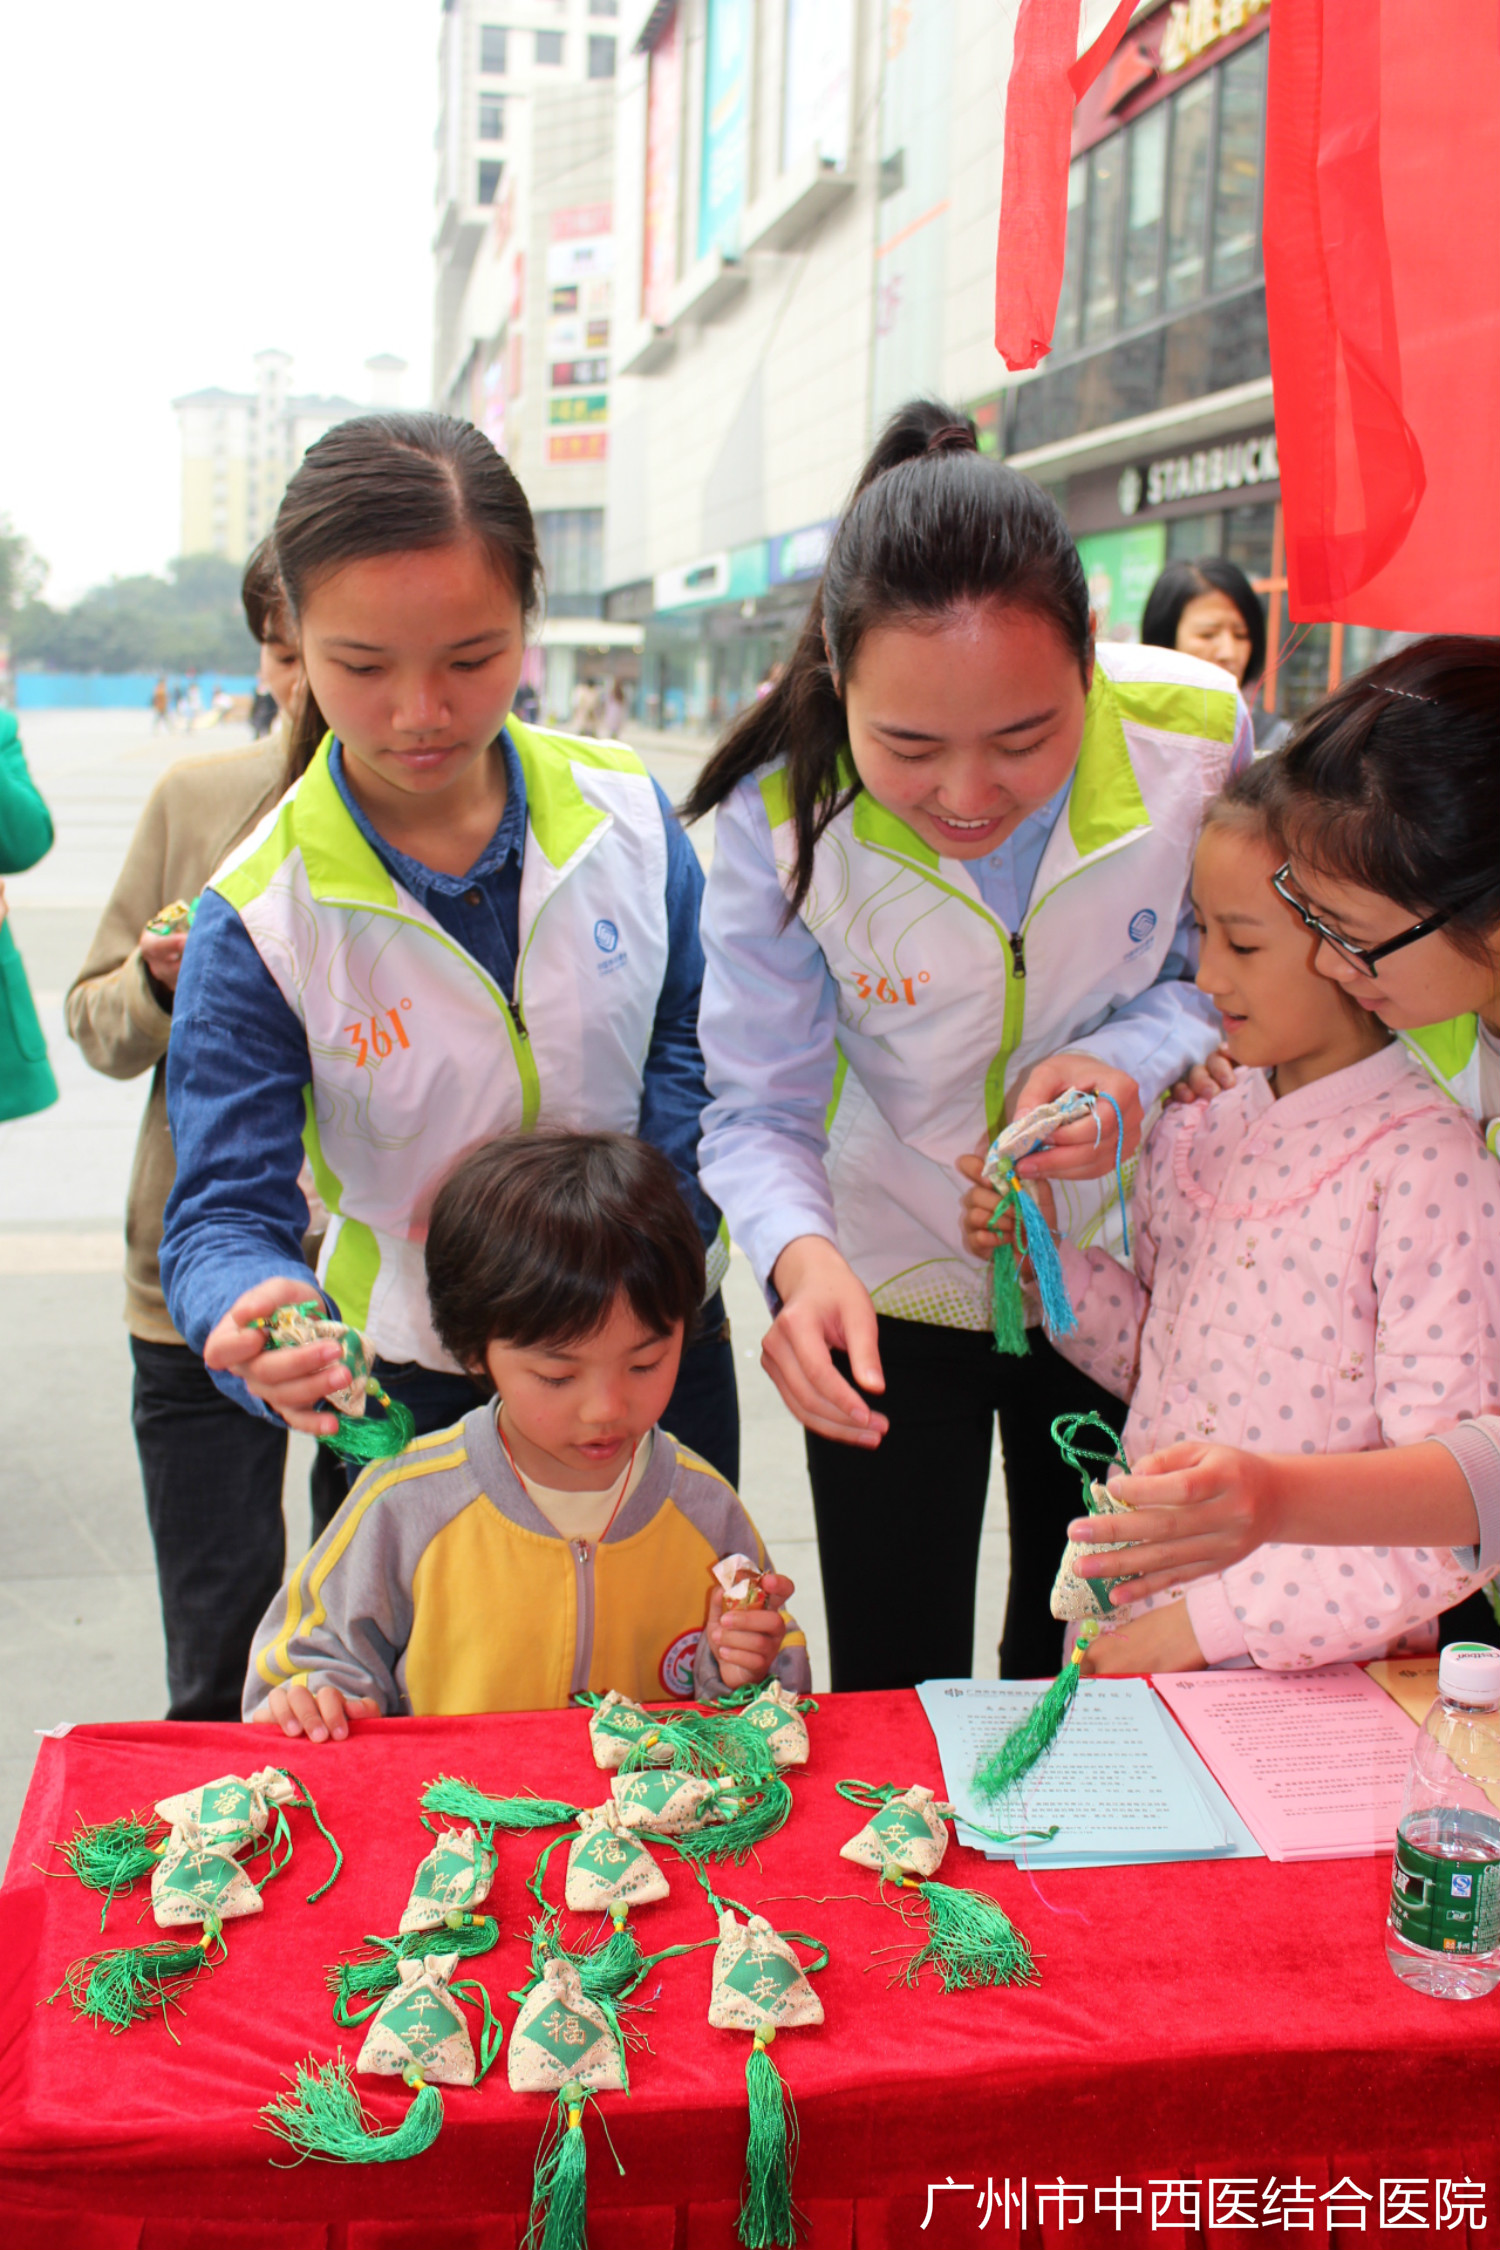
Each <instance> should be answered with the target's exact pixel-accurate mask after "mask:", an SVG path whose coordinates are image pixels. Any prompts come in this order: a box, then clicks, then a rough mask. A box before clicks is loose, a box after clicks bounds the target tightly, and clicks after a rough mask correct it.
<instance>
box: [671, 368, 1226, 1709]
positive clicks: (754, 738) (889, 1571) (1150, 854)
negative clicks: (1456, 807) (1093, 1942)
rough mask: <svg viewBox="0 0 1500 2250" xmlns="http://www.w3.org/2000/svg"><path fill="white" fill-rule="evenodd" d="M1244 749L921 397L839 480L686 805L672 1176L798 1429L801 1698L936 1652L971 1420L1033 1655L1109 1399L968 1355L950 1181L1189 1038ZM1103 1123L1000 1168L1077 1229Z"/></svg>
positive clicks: (954, 1563)
mask: <svg viewBox="0 0 1500 2250" xmlns="http://www.w3.org/2000/svg"><path fill="white" fill-rule="evenodd" d="M1250 755H1251V737H1250V726H1249V721H1248V718H1247V716H1246V713H1245V710H1244V706H1243V704H1242V703H1241V702H1240V700H1239V698H1238V696H1237V694H1236V693H1235V690H1234V684H1233V682H1232V681H1231V680H1230V679H1229V677H1228V676H1227V674H1225V673H1223V672H1220V671H1218V670H1216V669H1215V668H1213V667H1211V666H1209V665H1205V664H1201V663H1199V662H1197V661H1196V660H1195V659H1193V658H1191V657H1187V656H1182V655H1179V654H1177V653H1176V652H1175V651H1165V650H1159V649H1141V648H1129V649H1126V648H1118V647H1111V648H1108V649H1103V650H1099V651H1097V652H1096V650H1095V648H1094V640H1093V619H1092V617H1091V615H1090V609H1089V596H1088V588H1087V585H1086V583H1085V580H1084V574H1083V569H1082V565H1081V563H1080V562H1079V558H1078V553H1077V549H1076V548H1075V547H1074V545H1073V542H1072V539H1071V536H1070V535H1069V532H1068V529H1067V526H1066V524H1065V522H1064V520H1063V517H1062V515H1061V512H1060V511H1059V509H1058V508H1057V506H1056V505H1055V503H1054V502H1053V501H1052V500H1051V499H1050V498H1049V497H1048V495H1047V494H1045V493H1044V492H1042V491H1041V490H1040V489H1039V488H1038V487H1037V486H1035V485H1033V484H1031V483H1029V482H1028V481H1027V479H1026V478H1024V477H1021V476H1019V475H1017V474H1016V473H1015V472H1014V471H1012V470H1009V469H1006V468H1004V467H1003V466H1002V465H1001V464H1000V463H998V462H995V461H987V460H984V459H982V458H981V457H980V456H979V455H978V453H977V451H976V449H975V439H974V433H973V428H972V425H970V424H968V423H965V422H962V421H961V420H960V419H959V418H958V417H956V416H955V415H954V414H953V413H952V412H951V411H949V410H948V409H946V408H944V407H942V406H939V405H936V404H933V403H930V402H923V403H920V404H918V405H916V406H913V407H911V408H908V409H906V410H904V411H903V412H902V413H901V414H898V415H897V416H896V417H895V419H894V420H893V422H892V423H891V425H890V426H889V428H888V429H887V431H886V432H885V434H884V436H883V438H882V440H881V442H880V444H879V445H878V446H877V448H876V451H875V453H874V455H873V457H872V459H871V460H870V462H869V463H868V465H867V467H866V469H865V471H864V474H863V476H862V478H861V480H860V484H859V487H858V489H857V491H856V495H855V498H854V500H853V501H852V503H851V505H850V507H849V509H848V510H847V512H846V513H845V515H844V518H843V520H842V522H841V524H840V526H839V529H838V531H837V534H836V535H835V537H834V540H833V544H832V547H831V549H830V553H829V557H828V562H827V567H826V570H825V573H824V577H823V581H822V584H821V587H820V589H819V592H818V595H817V596H816V597H815V599H814V602H813V605H812V609H811V612H810V614H809V617H808V620H807V623H806V626H805V628H804V630H803V634H802V637H801V640H800V642H799V644H798V647H797V650H796V652H795V655H794V657H793V659H792V661H791V663H790V664H789V666H788V668H787V671H786V674H785V676H784V677H783V678H782V680H781V681H780V682H779V683H778V685H777V686H776V687H775V689H774V690H773V691H772V693H771V694H769V695H768V696H766V697H764V698H763V699H762V701H761V702H760V703H758V704H757V705H755V706H754V707H753V709H752V710H751V711H749V712H747V713H746V714H745V715H744V716H743V717H742V718H741V720H740V721H739V722H738V724H737V725H736V727H735V728H734V729H733V730H732V731H731V733H730V735H729V737H728V739H727V740H726V742H725V743H724V745H723V746H722V748H721V749H720V750H719V751H718V753H717V754H716V756H715V757H714V759H713V760H712V762H711V763H710V765H709V766H708V767H707V768H706V769H705V771H704V774H703V775H702V777H701V779H700V782H699V785H698V787H697V789H696V790H695V792H694V794H693V797H692V798H691V800H690V802H689V806H688V811H689V814H690V815H693V814H701V813H705V812H707V811H709V810H710V809H711V808H714V807H717V808H718V825H717V835H716V842H715V851H714V864H713V868H712V872H711V874H710V878H709V885H708V892H707V897H706V901H705V909H704V925H703V928H704V949H705V956H706V961H707V969H706V974H705V980H704V994H703V1012H702V1016H701V1019H700V1028H701V1033H702V1039H703V1049H704V1056H705V1061H706V1066H707V1071H708V1081H709V1086H710V1089H711V1091H712V1093H713V1095H714V1101H713V1104H712V1106H711V1108H710V1110H709V1112H708V1115H707V1117H706V1119H705V1124H704V1138H703V1147H702V1155H701V1168H702V1174H703V1180H704V1184H705V1187H706V1188H707V1190H708V1192H709V1194H710V1195H712V1196H714V1197H715V1198H716V1200H717V1201H718V1202H719V1203H720V1204H721V1206H722V1208H723V1209H724V1211H725V1213H726V1216H727V1217H728V1220H729V1224H730V1227H731V1229H732V1230H733V1233H734V1235H735V1238H736V1240H738V1241H739V1242H740V1243H742V1244H743V1245H744V1247H745V1249H746V1250H747V1252H748V1254H749V1256H750V1258H751V1261H752V1263H753V1265H754V1266H755V1268H756V1271H757V1273H758V1275H759V1276H760V1278H761V1280H762V1281H763V1282H764V1283H765V1284H766V1285H767V1287H768V1290H769V1292H770V1294H771V1297H772V1300H773V1303H774V1304H775V1306H776V1308H777V1310H776V1317H775V1320H774V1322H773V1325H772V1327H771V1330H770V1332H769V1334H768V1337H767V1340H766V1345H765V1355H764V1356H765V1365H766V1367H767V1370H768V1372H769V1373H770V1374H771V1376H772V1378H773V1380H774V1381H775V1382H776V1384H777V1386H778V1388H779V1389H780V1391H781V1393H782V1396H783V1398H784V1399H785V1400H786V1402H787V1404H788V1405H789V1406H790V1407H791V1409H792V1411H793V1412H794V1413H795V1414H796V1415H797V1416H798V1417H799V1418H800V1419H801V1421H802V1422H803V1423H804V1424H805V1425H806V1427H807V1432H808V1436H807V1448H808V1462H809V1469H810V1473H811V1478H812V1486H813V1498H814V1504H815V1508H816V1513H817V1522H818V1544H819V1552H820V1556H821V1561H822V1571H823V1586H824V1593H825V1597H826V1602H827V1609H828V1620H829V1634H830V1641H831V1645H832V1653H833V1684H834V1686H835V1687H851V1688H866V1687H868V1688H876V1687H896V1686H901V1685H906V1684H910V1682H911V1681H913V1680H917V1679H922V1678H924V1677H936V1676H942V1675H945V1674H947V1675H959V1676H962V1675H966V1674H967V1673H968V1672H969V1670H970V1658H971V1639H972V1633H973V1621H974V1589H975V1577H976V1569H977V1563H978V1552H979V1537H980V1529H981V1524H982V1520H983V1515H984V1505H985V1493H986V1488H987V1485H988V1482H989V1471H990V1459H991V1452H992V1447H993V1442H994V1423H995V1415H996V1412H997V1411H998V1414H999V1419H1000V1431H1001V1439H1002V1443H1003V1446H1004V1451H1005V1461H1006V1487H1007V1494H1008V1503H1009V1516H1010V1540H1011V1590H1010V1603H1009V1611H1008V1615H1007V1621H1006V1631H1005V1637H1004V1640H1003V1642H1002V1647H1001V1657H1002V1667H1003V1669H1004V1670H1005V1672H1006V1673H1008V1674H1009V1675H1011V1676H1025V1675H1028V1674H1037V1673H1041V1672H1047V1671H1052V1670H1055V1669H1056V1665H1057V1661H1058V1656H1059V1651H1060V1641H1061V1629H1060V1628H1059V1627H1057V1626H1055V1625H1054V1624H1053V1622H1052V1620H1051V1618H1050V1617H1049V1615H1048V1608H1047V1596H1048V1590H1049V1587H1050V1584H1051V1579H1052V1575H1053V1573H1054V1571H1055V1569H1056V1565H1057V1560H1058V1557H1059V1555H1060V1553H1061V1550H1062V1546H1063V1536H1064V1535H1063V1525H1064V1523H1065V1521H1066V1519H1067V1517H1068V1516H1069V1515H1070V1514H1072V1513H1074V1512H1075V1511H1076V1507H1077V1501H1078V1486H1077V1480H1076V1478H1075V1476H1074V1475H1073V1473H1072V1471H1070V1470H1068V1469H1066V1468H1065V1467H1064V1466H1063V1465H1062V1463H1061V1462H1060V1461H1059V1460H1058V1458H1057V1455H1056V1453H1055V1451H1054V1449H1053V1447H1052V1444H1051V1440H1050V1436H1049V1431H1050V1425H1051V1422H1052V1419H1053V1417H1054V1416H1055V1415H1056V1414H1058V1413H1061V1412H1063V1411H1065V1410H1067V1409H1070V1408H1079V1407H1094V1408H1096V1409H1097V1410H1098V1411H1100V1412H1102V1413H1106V1414H1108V1415H1109V1416H1110V1418H1111V1419H1112V1420H1113V1421H1114V1423H1115V1425H1116V1426H1117V1427H1118V1424H1119V1421H1120V1418H1121V1410H1120V1406H1119V1402H1118V1401H1117V1400H1113V1399H1110V1398H1108V1397H1106V1395H1105V1394H1104V1393H1103V1392H1102V1391H1096V1388H1095V1386H1094V1385H1092V1384H1091V1383H1090V1382H1089V1381H1088V1380H1087V1378H1085V1377H1082V1376H1080V1375H1078V1374H1077V1373H1076V1372H1075V1371H1074V1370H1073V1369H1071V1368H1069V1367H1067V1366H1066V1364H1065V1363H1064V1362H1063V1361H1062V1360H1061V1359H1060V1358H1059V1356H1058V1355H1057V1354H1055V1353H1054V1352H1053V1351H1052V1349H1051V1347H1050V1346H1049V1345H1048V1343H1047V1341H1046V1338H1045V1336H1044V1335H1043V1333H1042V1331H1041V1330H1040V1329H1039V1328H1038V1329H1035V1330H1033V1331H1032V1334H1031V1339H1030V1340H1031V1355H1030V1356H1029V1357H1027V1358H1021V1359H1002V1358H1000V1357H999V1356H998V1355H997V1354H996V1352H995V1351H994V1348H993V1345H992V1343H991V1341H990V1338H989V1335H988V1328H989V1319H990V1314H989V1274H988V1271H987V1266H986V1265H985V1264H981V1263H980V1261H979V1260H977V1259H975V1258H974V1257H972V1256H971V1255H970V1254H969V1253H968V1251H967V1250H966V1249H965V1247H964V1243H963V1236H962V1227H961V1216H960V1214H961V1199H962V1196H963V1194H964V1190H965V1171H964V1168H965V1167H966V1168H967V1171H968V1175H969V1176H970V1177H972V1176H973V1174H974V1172H975V1171H977V1166H978V1151H979V1150H980V1149H981V1148H982V1146H983V1145H984V1143H985V1141H986V1139H987V1137H988V1136H989V1135H991V1134H992V1133H993V1132H994V1131H995V1129H996V1127H997V1125H998V1124H999V1122H1000V1121H1001V1119H1002V1118H1003V1117H1005V1116H1007V1115H1014V1114H1016V1113H1018V1112H1019V1111H1021V1110H1025V1109H1029V1108H1031V1107H1033V1106H1034V1105H1035V1104H1037V1103H1039V1102H1042V1101H1046V1100H1048V1099H1050V1098H1051V1097H1052V1096H1053V1095H1055V1094H1057V1093H1059V1092H1061V1091H1062V1089H1063V1088H1065V1087H1067V1086H1077V1087H1080V1088H1095V1089H1098V1090H1100V1091H1101V1092H1104V1093H1108V1094H1110V1095H1112V1096H1113V1097H1114V1099H1115V1100H1116V1101H1117V1102H1118V1104H1119V1108H1120V1112H1121V1115H1122V1117H1123V1121H1124V1128H1125V1151H1124V1153H1125V1155H1126V1156H1129V1155H1130V1153H1131V1151H1132V1150H1133V1148H1134V1147H1135V1145H1136V1144H1137V1142H1138V1140H1139V1137H1140V1132H1141V1127H1142V1122H1143V1118H1144V1116H1145V1115H1146V1114H1148V1113H1149V1112H1150V1111H1151V1109H1152V1107H1153V1106H1154V1104H1155V1102H1156V1100H1157V1098H1158V1096H1159V1095H1160V1093H1161V1092H1162V1091H1163V1089H1164V1088H1165V1087H1167V1086H1168V1085H1169V1084H1171V1083H1172V1081H1173V1080H1174V1079H1175V1078H1176V1077H1177V1076H1179V1075H1180V1073H1181V1072H1182V1071H1183V1070H1184V1069H1186V1068H1187V1067H1188V1066H1189V1065H1190V1064H1191V1063H1193V1062H1194V1061H1195V1060H1198V1059H1200V1058H1201V1057H1203V1056H1204V1055H1206V1054H1207V1053H1208V1052H1209V1051H1210V1050H1211V1049H1212V1048H1213V1046H1214V1045H1215V1043H1216V1039H1217V1029H1218V1027H1217V1018H1216V1017H1214V1015H1213V1012H1212V1010H1211V1009H1210V1008H1209V1006H1208V1005H1207V1003H1206V1002H1205V1001H1204V1000H1203V998H1202V996H1201V995H1199V994H1198V993H1196V992H1195V991H1194V990H1193V987H1192V983H1191V978H1192V974H1193V969H1194V965H1195V961H1196V948H1195V942H1194V938H1193V935H1192V926H1191V917H1190V914H1189V912H1188V911H1187V895H1186V894H1187V884H1188V873H1189V868H1190V864H1191V859H1192V852H1193V845H1194V841H1195V839H1196V836H1197V831H1198V825H1199V820H1200V816H1201V812H1202V808H1203V805H1204V804H1205V802H1206V801H1207V799H1208V798H1209V797H1211V796H1212V795H1213V794H1214V793H1215V792H1216V790H1217V789H1218V788H1219V787H1220V786H1221V785H1222V783H1223V782H1224V780H1225V779H1226V777H1227V776H1228V774H1229V773H1230V772H1231V771H1232V770H1234V768H1235V767H1236V766H1237V765H1239V764H1241V763H1248V761H1249V758H1250ZM1103 1114H1104V1115H1105V1116H1106V1117H1108V1119H1109V1130H1107V1131H1106V1132H1104V1133H1103V1134H1102V1135H1101V1136H1100V1137H1099V1138H1098V1141H1097V1145H1096V1136H1095V1133H1094V1130H1093V1127H1092V1126H1090V1125H1081V1126H1075V1127H1071V1128H1068V1129H1067V1130H1066V1131H1064V1132H1062V1133H1060V1134H1059V1135H1058V1136H1057V1139H1056V1143H1055V1145H1054V1147H1053V1149H1052V1151H1051V1152H1050V1153H1048V1154H1046V1155H1043V1156H1038V1157H1034V1158H1029V1159H1028V1160H1027V1163H1026V1165H1024V1166H1023V1167H1022V1169H1023V1171H1031V1172H1034V1173H1037V1174H1044V1175H1045V1176H1047V1177H1048V1178H1050V1179H1051V1180H1052V1182H1053V1184H1054V1187H1055V1188H1056V1189H1057V1190H1058V1191H1059V1196H1058V1200H1059V1206H1060V1211H1061V1213H1062V1215H1063V1218H1064V1223H1065V1225H1066V1228H1067V1231H1068V1232H1069V1234H1070V1235H1072V1236H1073V1237H1074V1238H1075V1239H1077V1240H1088V1239H1090V1238H1091V1237H1092V1235H1093V1234H1094V1233H1095V1232H1096V1231H1097V1230H1098V1229H1099V1228H1100V1227H1101V1226H1103V1225H1107V1224H1108V1223H1109V1220H1110V1210H1111V1205H1112V1203H1113V1199H1114V1179H1115V1157H1116V1133H1115V1130H1114V1120H1113V1118H1112V1117H1109V1113H1108V1111H1107V1109H1106V1110H1105V1111H1104V1112H1103ZM835 1355H837V1356H835ZM897 1605H899V1611H900V1614H901V1617H902V1625H901V1630H900V1632H899V1633H897V1632H895V1631H892V1632H890V1633H889V1634H886V1635H884V1636H882V1635H881V1633H880V1632H879V1630H878V1621H879V1619H880V1617H881V1616H882V1614H884V1615H887V1616H894V1615H895V1614H896V1613H897Z"/></svg>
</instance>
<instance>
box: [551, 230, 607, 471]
mask: <svg viewBox="0 0 1500 2250" xmlns="http://www.w3.org/2000/svg"><path fill="white" fill-rule="evenodd" d="M613 225H614V214H613V212H612V211H611V209H610V206H609V205H608V204H607V203H587V204H581V205H579V206H578V207H577V208H576V209H574V210H569V211H554V212H553V214H552V229H551V232H552V239H551V241H550V243H549V244H548V246H547V336H546V343H547V459H548V460H549V461H602V460H603V459H604V458H605V454H606V451H607V449H608V444H609V438H608V427H609V324H610V292H611V289H612V287H613V276H614V247H615V245H614V233H613Z"/></svg>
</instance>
